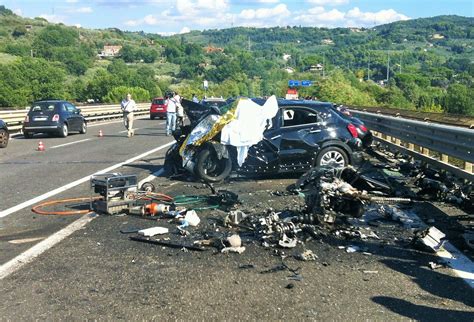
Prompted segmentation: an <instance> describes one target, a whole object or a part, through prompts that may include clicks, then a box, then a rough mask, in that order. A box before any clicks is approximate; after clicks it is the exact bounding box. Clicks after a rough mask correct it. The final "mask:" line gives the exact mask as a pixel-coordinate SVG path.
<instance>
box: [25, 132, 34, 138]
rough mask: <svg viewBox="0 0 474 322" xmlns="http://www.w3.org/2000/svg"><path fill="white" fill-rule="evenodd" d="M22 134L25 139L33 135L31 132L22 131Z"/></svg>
mask: <svg viewBox="0 0 474 322" xmlns="http://www.w3.org/2000/svg"><path fill="white" fill-rule="evenodd" d="M23 136H24V137H25V138H27V139H31V138H32V137H33V133H31V132H23Z"/></svg>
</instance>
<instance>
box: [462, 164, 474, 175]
mask: <svg viewBox="0 0 474 322" xmlns="http://www.w3.org/2000/svg"><path fill="white" fill-rule="evenodd" d="M472 168H473V167H472V163H471V162H464V170H466V171H467V172H469V173H472V172H473V171H472Z"/></svg>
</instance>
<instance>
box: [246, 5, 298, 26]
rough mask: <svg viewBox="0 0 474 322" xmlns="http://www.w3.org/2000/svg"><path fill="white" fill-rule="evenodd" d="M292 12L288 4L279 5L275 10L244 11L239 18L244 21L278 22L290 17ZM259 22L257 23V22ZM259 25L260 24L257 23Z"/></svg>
mask: <svg viewBox="0 0 474 322" xmlns="http://www.w3.org/2000/svg"><path fill="white" fill-rule="evenodd" d="M290 15H291V12H290V11H289V10H288V7H287V6H286V4H283V3H282V4H279V5H277V6H276V7H274V8H260V9H256V10H255V9H244V10H242V11H241V12H240V14H239V15H238V18H240V19H244V20H255V19H257V20H266V19H270V18H275V19H277V20H279V19H282V18H285V17H288V16H290ZM256 22H257V21H256ZM257 23H258V22H257Z"/></svg>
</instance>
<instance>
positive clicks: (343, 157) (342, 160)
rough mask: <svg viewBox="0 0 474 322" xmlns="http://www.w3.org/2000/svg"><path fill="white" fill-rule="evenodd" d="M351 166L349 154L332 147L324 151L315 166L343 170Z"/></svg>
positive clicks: (317, 158)
mask: <svg viewBox="0 0 474 322" xmlns="http://www.w3.org/2000/svg"><path fill="white" fill-rule="evenodd" d="M348 164H349V157H348V156H347V153H346V152H345V151H344V150H343V149H341V148H338V147H335V146H330V147H327V148H324V149H322V150H321V151H320V152H319V154H318V156H317V157H316V163H315V166H317V167H321V166H329V167H334V168H343V167H345V166H347V165H348Z"/></svg>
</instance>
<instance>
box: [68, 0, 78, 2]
mask: <svg viewBox="0 0 474 322" xmlns="http://www.w3.org/2000/svg"><path fill="white" fill-rule="evenodd" d="M66 2H67V3H77V2H78V0H66Z"/></svg>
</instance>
